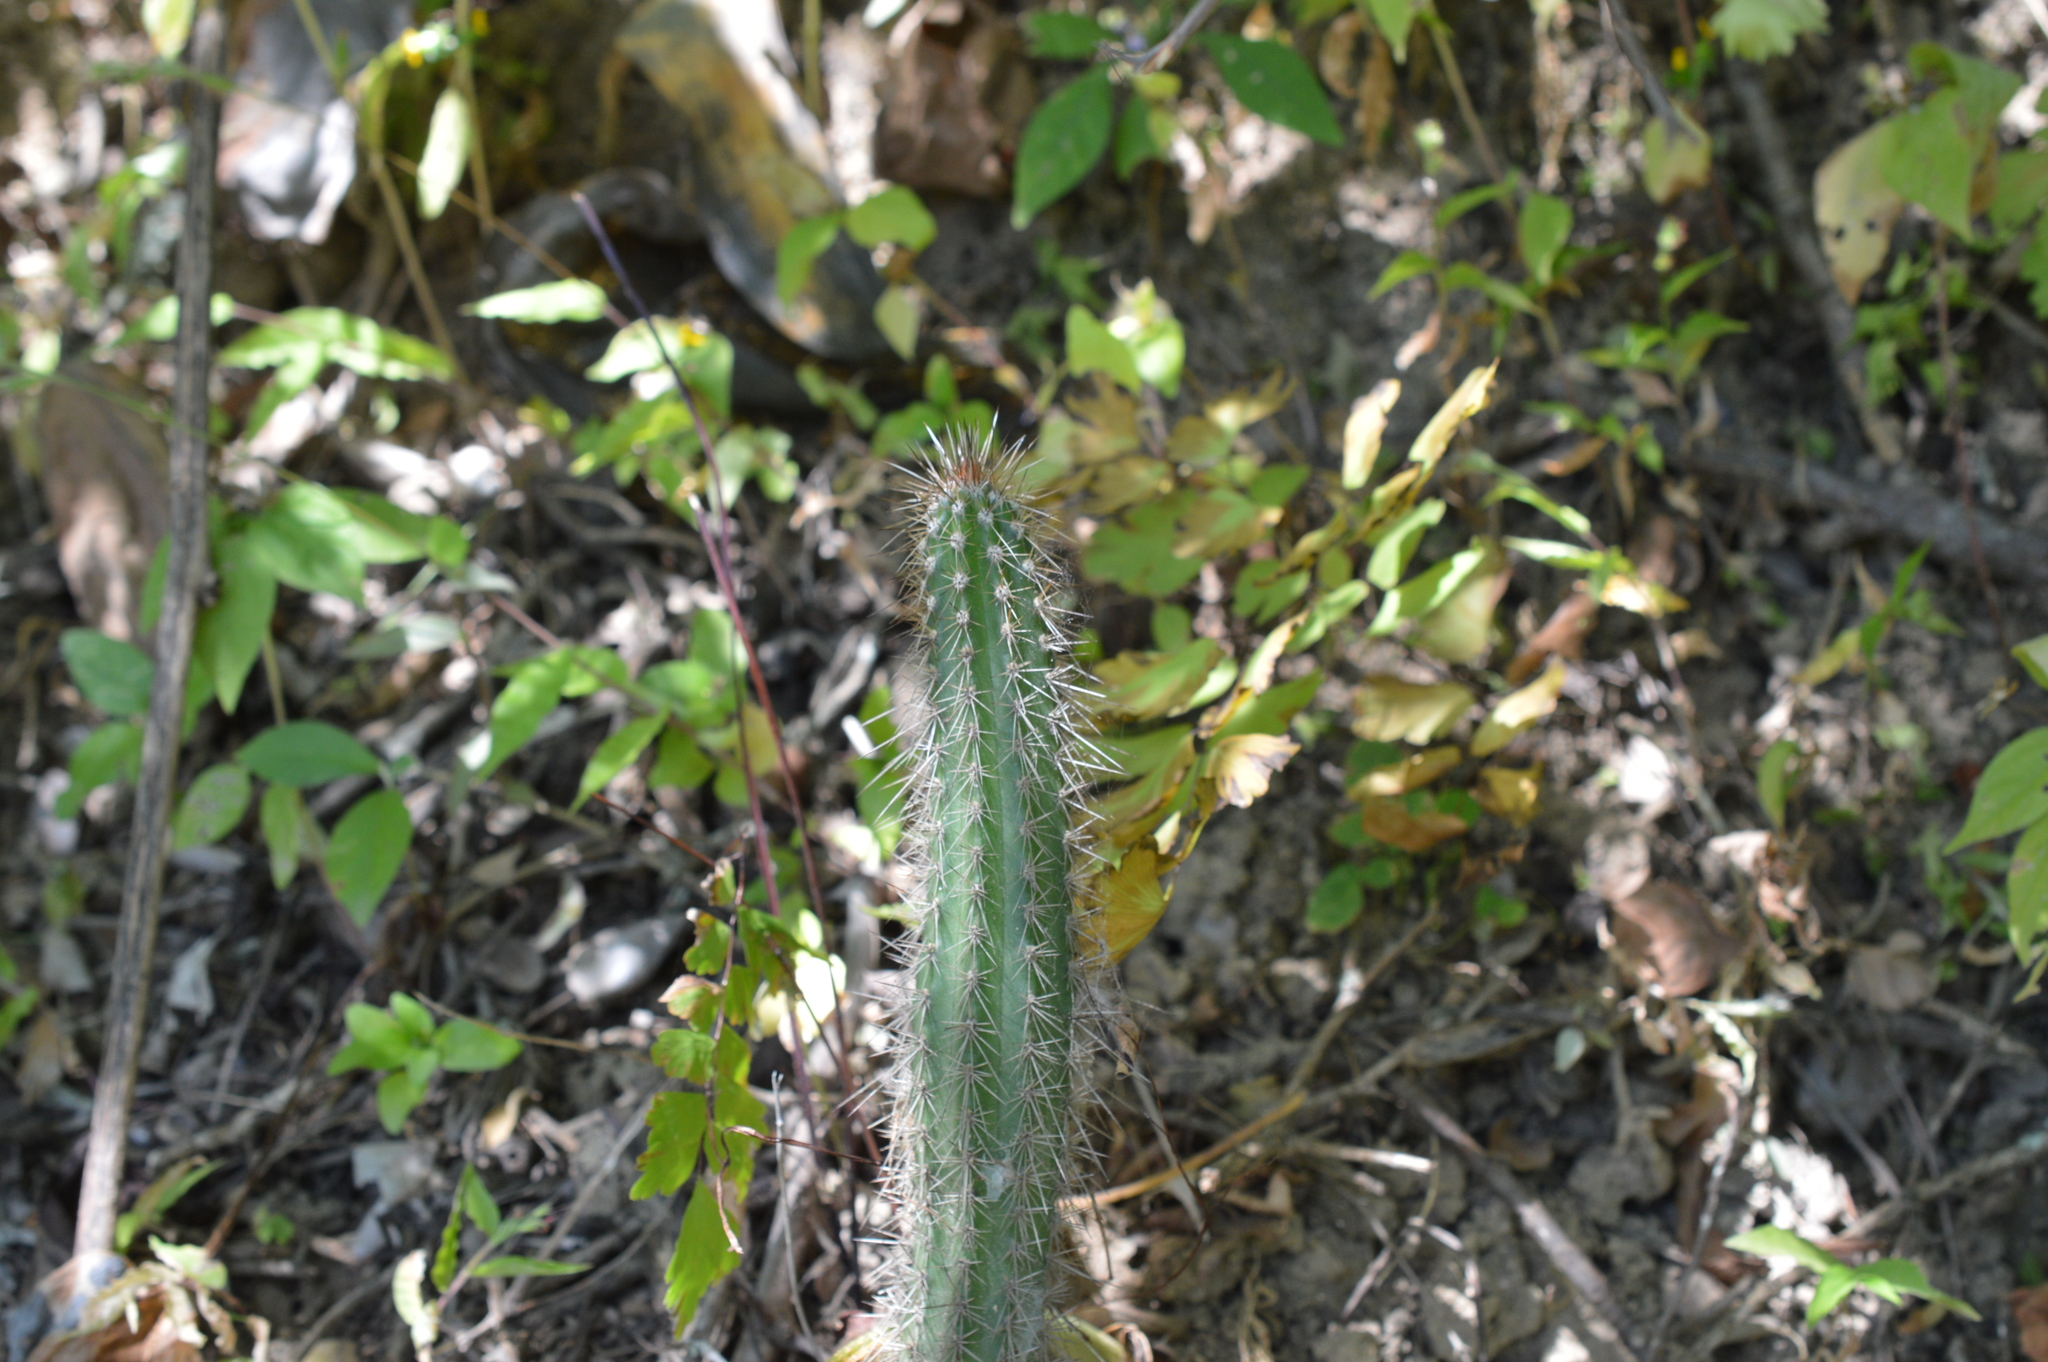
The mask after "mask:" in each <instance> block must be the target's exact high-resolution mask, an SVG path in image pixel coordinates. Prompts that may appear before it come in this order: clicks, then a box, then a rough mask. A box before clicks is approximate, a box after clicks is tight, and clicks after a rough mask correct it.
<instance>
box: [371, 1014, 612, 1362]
mask: <svg viewBox="0 0 2048 1362" xmlns="http://www.w3.org/2000/svg"><path fill="white" fill-rule="evenodd" d="M401 996H402V995H401ZM548 1209H549V1208H548V1207H547V1206H545V1205H543V1206H540V1207H537V1208H535V1209H534V1210H531V1211H528V1212H526V1213H525V1214H524V1215H517V1216H511V1217H507V1216H506V1215H505V1213H504V1211H503V1210H502V1209H500V1208H499V1206H498V1202H497V1199H496V1198H494V1197H493V1196H492V1195H491V1193H490V1189H489V1188H487V1187H485V1186H484V1183H483V1179H482V1178H480V1177H478V1176H477V1172H476V1169H475V1168H474V1167H472V1166H471V1165H469V1164H464V1165H463V1167H462V1179H461V1181H460V1182H459V1183H457V1184H456V1189H455V1200H454V1202H453V1203H452V1204H451V1205H450V1206H449V1207H448V1220H447V1223H446V1224H445V1225H443V1226H442V1228H441V1242H440V1245H439V1246H438V1247H437V1248H436V1249H435V1251H434V1255H433V1260H432V1265H431V1266H429V1262H428V1258H427V1251H426V1250H425V1249H414V1250H413V1251H412V1252H411V1253H408V1254H406V1255H405V1257H403V1258H401V1259H400V1260H399V1262H398V1267H397V1269H396V1270H395V1271H394V1272H393V1273H392V1275H391V1300H392V1304H393V1305H395V1306H396V1307H397V1309H398V1317H399V1318H400V1319H402V1320H404V1321H405V1325H406V1328H408V1329H409V1330H411V1331H412V1343H413V1349H414V1351H415V1352H416V1353H417V1354H418V1355H419V1357H420V1358H421V1359H422V1360H423V1362H424V1359H426V1358H428V1357H430V1356H431V1355H432V1353H433V1348H434V1343H435V1341H436V1340H438V1339H439V1338H440V1336H441V1320H442V1317H443V1315H444V1314H445V1312H446V1311H447V1308H448V1305H449V1303H450V1302H451V1301H453V1300H454V1299H455V1297H456V1295H457V1294H458V1293H460V1292H461V1290H462V1288H463V1287H464V1286H465V1285H467V1284H468V1283H469V1282H471V1281H473V1280H475V1279H477V1278H480V1277H567V1276H571V1275H573V1274H575V1273H578V1272H587V1271H589V1270H590V1265H589V1264H588V1263H558V1262H555V1261H553V1260H551V1259H542V1258H529V1257H526V1256H523V1255H521V1254H516V1253H498V1252H497V1250H498V1248H499V1247H500V1246H501V1245H504V1244H506V1243H509V1242H510V1241H511V1240H513V1239H516V1238H518V1237H519V1236H520V1235H522V1234H532V1233H534V1232H536V1231H538V1230H540V1229H542V1228H544V1227H545V1226H546V1224H547V1218H548ZM464 1220H467V1221H469V1224H470V1227H471V1228H472V1229H474V1230H476V1231H477V1232H478V1233H480V1234H482V1235H483V1243H482V1244H481V1245H479V1246H478V1247H477V1248H476V1249H474V1250H473V1251H472V1252H471V1253H470V1255H469V1257H468V1258H467V1259H465V1258H464V1257H463V1256H462V1222H463V1221H464ZM429 1283H431V1284H432V1285H433V1288H434V1290H435V1291H436V1292H437V1293H438V1294H437V1295H436V1296H435V1298H434V1299H432V1300H429V1299H428V1298H427V1291H426V1288H427V1285H428V1284H429Z"/></svg>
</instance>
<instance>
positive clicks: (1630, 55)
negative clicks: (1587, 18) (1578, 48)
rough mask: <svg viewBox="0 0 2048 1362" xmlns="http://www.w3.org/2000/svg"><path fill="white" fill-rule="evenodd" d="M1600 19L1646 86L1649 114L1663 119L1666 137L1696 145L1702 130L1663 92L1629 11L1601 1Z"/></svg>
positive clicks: (1613, 0)
mask: <svg viewBox="0 0 2048 1362" xmlns="http://www.w3.org/2000/svg"><path fill="white" fill-rule="evenodd" d="M1600 17H1601V18H1602V19H1604V20H1606V21H1607V31H1608V32H1610V33H1612V34H1613V35H1614V41H1615V44H1616V45H1617V46H1619V47H1620V48H1621V55H1622V56H1623V57H1625V58H1627V59H1628V64H1629V65H1630V66H1632V67H1634V68H1635V73H1636V80H1637V81H1638V82H1639V83H1641V85H1642V87H1643V98H1644V99H1646V100H1648V101H1649V103H1650V111H1651V112H1652V113H1654V114H1656V115H1657V117H1658V118H1659V119H1660V120H1662V122H1663V124H1664V134H1665V136H1666V137H1668V138H1670V139H1672V140H1673V141H1682V142H1692V143H1695V144H1697V143H1698V142H1699V140H1700V130H1699V129H1698V128H1697V127H1695V126H1693V123H1692V121H1691V120H1690V119H1688V118H1686V117H1685V115H1683V114H1681V113H1679V112H1678V108H1677V106H1676V105H1674V104H1673V103H1672V102H1671V96H1670V95H1668V94H1666V93H1665V92H1664V82H1663V81H1662V80H1660V79H1658V77H1657V68H1656V67H1654V66H1652V65H1650V56H1649V54H1648V53H1647V52H1645V51H1643V42H1642V39H1640V38H1638V37H1636V30H1635V25H1634V24H1632V23H1630V22H1629V17H1628V11H1627V10H1625V9H1623V8H1622V7H1621V0H1600Z"/></svg>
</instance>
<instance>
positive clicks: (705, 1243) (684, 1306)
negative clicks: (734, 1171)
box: [663, 1178, 740, 1320]
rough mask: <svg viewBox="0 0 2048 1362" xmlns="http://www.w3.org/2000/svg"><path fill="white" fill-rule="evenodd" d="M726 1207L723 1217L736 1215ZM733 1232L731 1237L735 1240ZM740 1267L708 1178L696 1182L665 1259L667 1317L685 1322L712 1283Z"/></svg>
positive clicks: (738, 1257) (735, 1234) (664, 1298)
mask: <svg viewBox="0 0 2048 1362" xmlns="http://www.w3.org/2000/svg"><path fill="white" fill-rule="evenodd" d="M737 1213H738V1211H737V1208H730V1209H728V1211H727V1212H726V1213H725V1214H727V1215H737ZM737 1233H738V1231H737V1229H735V1230H733V1232H732V1234H733V1237H737ZM739 1265H740V1255H739V1254H738V1253H736V1252H734V1251H733V1248H732V1243H731V1239H729V1238H728V1233H727V1225H726V1222H725V1219H724V1217H723V1216H722V1215H721V1214H720V1211H719V1207H718V1201H717V1198H716V1197H715V1196H713V1194H712V1191H711V1179H709V1178H699V1179H697V1186H696V1188H695V1190H693V1191H692V1192H691V1193H690V1205H689V1208H688V1209H687V1210H685V1211H684V1212H683V1226H682V1231H681V1233H679V1234H678V1235H677V1236H676V1251H675V1253H674V1254H672V1255H671V1256H670V1258H669V1260H668V1273H667V1277H666V1281H667V1286H668V1289H667V1291H666V1293H665V1294H664V1296H663V1302H664V1303H665V1304H666V1305H667V1306H668V1312H669V1314H671V1315H673V1316H674V1317H675V1318H676V1319H679V1320H686V1319H689V1318H690V1317H691V1316H693V1315H695V1314H696V1313H697V1303H698V1302H699V1301H701V1300H703V1299H704V1293H705V1292H706V1291H708V1290H710V1289H711V1286H712V1284H713V1283H714V1282H716V1281H718V1280H719V1279H720V1278H721V1277H723V1276H725V1274H726V1273H728V1272H731V1271H732V1270H733V1269H734V1268H736V1267H738V1266H739Z"/></svg>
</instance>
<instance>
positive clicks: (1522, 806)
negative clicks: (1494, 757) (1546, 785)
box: [1472, 761, 1543, 828]
mask: <svg viewBox="0 0 2048 1362" xmlns="http://www.w3.org/2000/svg"><path fill="white" fill-rule="evenodd" d="M1542 790H1543V763H1542V762H1540V761H1539V762H1537V763H1536V764H1535V765H1534V766H1530V767H1525V768H1523V769H1521V770H1516V769H1515V768H1513V767H1511V766H1487V767H1483V768H1481V769H1480V772H1479V783H1478V784H1477V785H1475V786H1473V787H1472V797H1473V798H1474V799H1476V800H1478V801H1479V807H1480V808H1482V809H1484V810H1486V811H1487V812H1488V813H1490V814H1492V815H1493V816H1494V817H1496V818H1505V819H1506V820H1507V821H1508V822H1510V823H1512V824H1514V825H1515V826H1516V827H1518V828H1526V827H1528V826H1529V823H1530V821H1531V820H1532V819H1534V818H1535V817H1536V805H1537V803H1538V801H1539V800H1540V798H1541V796H1542Z"/></svg>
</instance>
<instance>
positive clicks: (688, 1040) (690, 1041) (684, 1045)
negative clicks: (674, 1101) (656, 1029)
mask: <svg viewBox="0 0 2048 1362" xmlns="http://www.w3.org/2000/svg"><path fill="white" fill-rule="evenodd" d="M649 1053H650V1056H651V1057H652V1058H653V1060H654V1062H655V1063H656V1064H658V1065H660V1066H661V1067H662V1068H663V1069H664V1070H666V1071H667V1073H668V1076H669V1077H670V1078H678V1079H681V1080H682V1081H683V1082H685V1083H698V1084H704V1083H709V1082H710V1081H711V1057H712V1041H711V1037H710V1036H708V1035H705V1034H704V1033H703V1032H701V1031H693V1030H691V1029H689V1028H688V1027H679V1028H677V1029H676V1030H673V1031H664V1032H662V1033H661V1034H660V1035H658V1036H656V1037H655V1038H654V1046H653V1048H652V1049H651V1050H650V1052H649Z"/></svg>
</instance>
